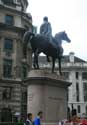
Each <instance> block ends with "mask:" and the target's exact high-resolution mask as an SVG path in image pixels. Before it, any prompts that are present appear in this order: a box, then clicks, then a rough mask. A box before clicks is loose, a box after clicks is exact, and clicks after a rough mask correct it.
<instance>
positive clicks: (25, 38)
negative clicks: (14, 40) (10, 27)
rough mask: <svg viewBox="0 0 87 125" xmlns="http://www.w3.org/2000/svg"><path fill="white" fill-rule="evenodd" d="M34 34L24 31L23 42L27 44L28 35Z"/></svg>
mask: <svg viewBox="0 0 87 125" xmlns="http://www.w3.org/2000/svg"><path fill="white" fill-rule="evenodd" d="M34 35H35V34H34V33H32V32H30V31H27V32H25V33H24V36H23V44H27V43H28V42H29V40H30V37H31V36H34Z"/></svg>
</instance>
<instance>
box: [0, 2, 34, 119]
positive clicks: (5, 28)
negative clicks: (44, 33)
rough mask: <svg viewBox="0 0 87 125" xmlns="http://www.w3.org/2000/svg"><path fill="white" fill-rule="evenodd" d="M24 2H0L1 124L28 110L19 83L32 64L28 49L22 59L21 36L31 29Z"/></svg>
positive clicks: (25, 93)
mask: <svg viewBox="0 0 87 125" xmlns="http://www.w3.org/2000/svg"><path fill="white" fill-rule="evenodd" d="M27 6H28V1H27V0H0V121H12V120H13V118H14V117H15V116H17V115H20V114H21V115H22V116H23V115H25V114H24V112H26V111H27V109H26V107H27V100H26V97H27V92H26V87H25V86H23V83H22V82H21V81H22V79H23V78H24V77H26V75H27V72H28V71H29V69H30V67H31V66H30V65H31V49H29V48H28V49H27V60H24V59H23V57H24V54H23V46H22V37H23V34H24V32H25V30H26V29H30V30H32V17H31V15H30V14H29V13H26V9H27Z"/></svg>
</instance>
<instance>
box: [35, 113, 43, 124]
mask: <svg viewBox="0 0 87 125" xmlns="http://www.w3.org/2000/svg"><path fill="white" fill-rule="evenodd" d="M42 118H43V112H42V111H39V112H38V114H37V117H36V118H35V119H34V125H41V120H42Z"/></svg>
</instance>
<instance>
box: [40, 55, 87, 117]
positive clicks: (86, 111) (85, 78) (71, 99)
mask: <svg viewBox="0 0 87 125" xmlns="http://www.w3.org/2000/svg"><path fill="white" fill-rule="evenodd" d="M39 62H40V64H39V65H40V67H44V68H45V69H48V70H49V68H50V71H51V63H50V64H49V63H47V61H46V58H45V57H44V56H43V57H39ZM55 70H56V72H57V73H59V72H58V62H56V69H55ZM62 74H63V75H64V77H65V78H66V80H67V81H69V82H71V83H72V85H71V86H70V87H69V89H68V107H69V110H70V111H72V109H76V111H77V115H79V116H86V115H87V62H86V61H84V60H82V59H80V58H78V57H76V56H75V55H74V53H70V54H69V55H68V56H64V57H63V59H62Z"/></svg>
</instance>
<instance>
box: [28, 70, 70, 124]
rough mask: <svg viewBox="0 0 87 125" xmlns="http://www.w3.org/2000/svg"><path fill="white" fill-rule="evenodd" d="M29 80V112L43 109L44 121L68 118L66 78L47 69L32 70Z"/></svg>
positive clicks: (67, 83)
mask: <svg viewBox="0 0 87 125" xmlns="http://www.w3.org/2000/svg"><path fill="white" fill-rule="evenodd" d="M26 82H27V85H28V86H27V91H28V96H27V112H28V113H29V112H31V113H33V115H34V117H35V116H36V115H37V113H38V111H43V113H44V122H58V121H59V120H61V119H66V118H67V87H68V86H69V85H70V83H69V82H66V81H65V80H64V78H62V77H60V76H58V75H56V74H52V73H48V72H47V71H45V70H31V71H30V72H29V76H28V79H27V80H26Z"/></svg>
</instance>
